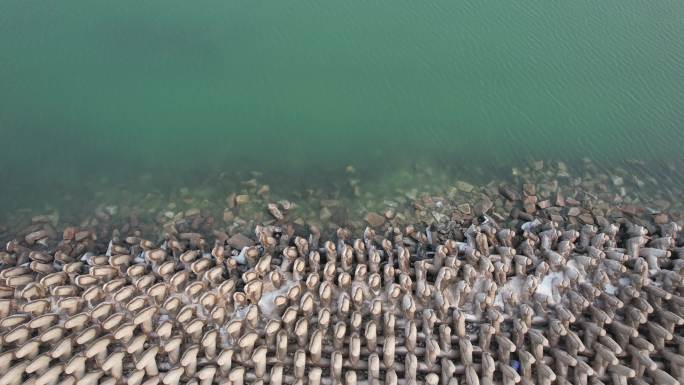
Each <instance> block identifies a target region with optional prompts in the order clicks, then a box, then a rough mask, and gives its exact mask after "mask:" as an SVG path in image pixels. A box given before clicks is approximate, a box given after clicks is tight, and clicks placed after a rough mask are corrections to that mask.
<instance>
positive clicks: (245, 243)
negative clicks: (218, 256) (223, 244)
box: [228, 233, 254, 250]
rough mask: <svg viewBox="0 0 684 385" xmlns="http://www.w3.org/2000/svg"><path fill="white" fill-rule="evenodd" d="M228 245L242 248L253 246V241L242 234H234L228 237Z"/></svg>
mask: <svg viewBox="0 0 684 385" xmlns="http://www.w3.org/2000/svg"><path fill="white" fill-rule="evenodd" d="M228 245H229V246H230V247H232V248H234V249H237V250H242V249H243V248H245V247H249V246H253V245H254V241H253V240H252V239H250V238H248V237H247V236H245V235H243V234H240V233H238V234H235V235H233V236H232V237H230V238H228Z"/></svg>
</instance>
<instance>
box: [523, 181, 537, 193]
mask: <svg viewBox="0 0 684 385" xmlns="http://www.w3.org/2000/svg"><path fill="white" fill-rule="evenodd" d="M523 191H524V192H525V194H526V195H537V186H536V185H535V184H534V183H525V184H523Z"/></svg>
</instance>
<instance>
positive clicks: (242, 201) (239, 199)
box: [235, 194, 249, 205]
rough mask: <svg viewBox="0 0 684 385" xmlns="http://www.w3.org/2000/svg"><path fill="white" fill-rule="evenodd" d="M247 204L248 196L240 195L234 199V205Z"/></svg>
mask: <svg viewBox="0 0 684 385" xmlns="http://www.w3.org/2000/svg"><path fill="white" fill-rule="evenodd" d="M247 203H249V195H246V194H240V195H237V196H236V197H235V204H238V205H245V204H247Z"/></svg>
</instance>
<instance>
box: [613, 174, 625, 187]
mask: <svg viewBox="0 0 684 385" xmlns="http://www.w3.org/2000/svg"><path fill="white" fill-rule="evenodd" d="M610 179H611V180H612V181H613V185H615V187H620V186H622V184H623V182H624V181H623V180H622V177H619V176H611V177H610Z"/></svg>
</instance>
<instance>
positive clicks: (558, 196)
mask: <svg viewBox="0 0 684 385" xmlns="http://www.w3.org/2000/svg"><path fill="white" fill-rule="evenodd" d="M554 204H555V205H556V206H560V207H563V206H565V198H563V194H561V193H560V192H557V193H556V199H555V200H554Z"/></svg>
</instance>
